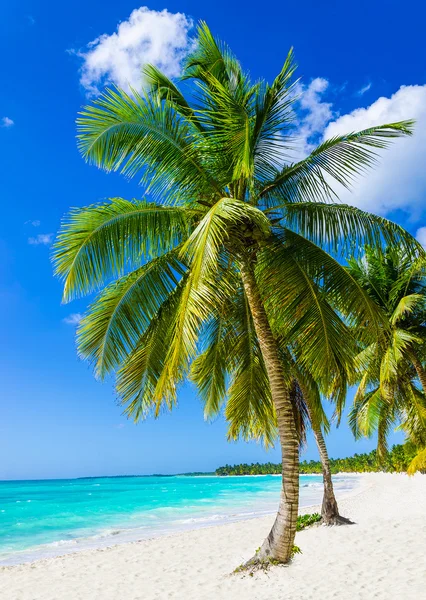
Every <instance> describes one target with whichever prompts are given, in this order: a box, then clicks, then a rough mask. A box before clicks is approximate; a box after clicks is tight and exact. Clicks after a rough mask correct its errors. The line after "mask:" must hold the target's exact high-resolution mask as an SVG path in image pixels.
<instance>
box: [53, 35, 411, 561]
mask: <svg viewBox="0 0 426 600" xmlns="http://www.w3.org/2000/svg"><path fill="white" fill-rule="evenodd" d="M294 70H295V65H294V62H293V55H292V53H291V52H290V54H289V55H288V57H287V59H286V61H285V63H284V66H283V68H282V70H281V72H280V73H279V74H278V76H277V77H276V78H275V80H274V81H273V82H272V84H268V83H266V82H264V81H258V82H256V83H252V82H251V81H250V78H249V76H248V75H247V74H246V73H244V72H243V71H242V69H241V67H240V65H239V63H238V62H237V60H236V59H235V58H234V57H233V55H232V53H231V52H230V51H229V49H228V48H227V47H226V46H225V45H224V44H222V43H220V42H217V41H216V40H215V39H214V38H213V37H212V35H211V33H210V31H209V29H208V28H207V26H206V25H204V24H201V26H200V27H199V30H198V40H197V48H196V50H195V51H194V53H193V54H192V55H191V56H190V57H189V58H188V59H187V61H186V64H185V66H184V73H183V79H184V80H186V81H188V82H189V86H190V87H189V94H188V98H189V99H187V98H185V96H184V95H183V94H182V92H181V90H180V89H179V88H178V87H177V86H176V85H175V83H173V82H172V81H170V80H169V79H167V77H165V76H164V75H163V74H162V73H161V72H160V71H159V70H158V69H156V68H155V67H152V66H149V67H146V68H145V70H144V74H145V79H146V82H147V85H148V91H147V92H145V93H143V94H140V93H138V92H136V91H133V93H132V95H128V94H126V93H125V92H124V91H123V90H120V89H109V90H107V91H106V92H105V93H104V94H102V95H101V96H100V97H99V98H98V99H97V100H95V101H94V102H93V103H92V104H91V105H90V106H88V107H86V108H85V110H84V111H83V112H82V113H81V117H80V119H79V120H78V129H79V147H80V150H81V152H82V154H83V156H84V157H85V158H86V160H87V161H88V162H90V163H92V164H95V165H97V166H99V167H102V168H104V169H105V170H107V171H121V172H122V173H123V174H125V175H127V176H128V177H133V176H136V175H138V176H139V177H140V180H141V183H143V184H144V185H146V186H147V193H149V194H150V196H151V199H150V201H145V200H144V201H137V200H135V201H126V200H123V199H120V198H115V199H112V200H111V201H110V202H108V203H105V204H101V205H95V206H91V207H87V208H83V209H75V210H73V211H72V212H71V213H70V215H69V216H68V217H67V218H66V219H65V220H64V222H63V225H62V228H61V232H60V235H59V237H58V240H57V242H56V247H55V257H54V260H55V268H56V273H57V274H58V275H59V276H61V277H62V278H63V280H64V300H65V301H69V300H71V299H72V298H73V297H76V296H81V295H84V294H87V293H90V292H92V291H93V290H95V289H99V288H102V287H104V289H103V291H102V292H101V293H100V295H99V296H98V297H97V298H96V300H95V301H94V303H93V304H92V305H91V307H90V308H89V311H88V313H87V315H86V316H85V318H84V319H83V321H82V322H81V324H80V327H79V329H78V351H79V354H80V356H82V357H83V358H85V359H88V360H90V361H92V362H93V364H94V368H95V373H96V375H97V376H98V377H104V376H105V375H106V374H108V373H111V372H114V371H117V370H118V373H117V392H118V395H119V397H120V399H121V401H122V402H123V404H124V405H125V406H126V412H127V414H128V415H129V416H131V417H132V418H134V419H136V420H137V419H140V418H142V417H144V416H146V415H147V414H149V413H151V412H154V414H155V415H158V414H159V412H160V410H161V409H162V407H168V408H172V407H173V405H174V404H175V402H176V398H177V387H178V385H179V383H180V382H182V381H183V380H184V379H185V378H186V377H187V375H188V374H189V370H190V367H191V364H192V363H193V361H194V359H195V358H196V356H197V355H199V353H200V352H202V351H203V344H204V343H205V342H204V341H205V339H206V337H209V336H214V335H216V332H217V328H218V327H222V326H226V324H224V323H223V322H222V320H221V318H218V315H219V316H221V315H223V314H224V313H226V312H227V310H228V309H229V310H230V311H232V310H233V299H235V297H236V296H237V295H240V307H241V308H240V309H238V310H242V311H244V314H243V315H242V317H241V318H246V319H247V322H248V323H249V324H250V326H249V327H247V328H246V329H245V330H244V331H245V332H246V333H242V330H239V329H238V326H236V327H234V326H233V325H232V329H233V331H232V334H230V335H229V338H228V339H229V340H230V345H231V348H230V347H229V345H224V346H223V347H221V349H220V353H219V354H218V357H217V360H219V361H221V360H225V361H229V364H230V365H231V366H232V370H231V381H230V388H228V389H227V388H226V387H225V388H224V383H223V380H222V379H221V378H220V377H219V376H218V377H217V379H215V377H216V371H215V370H213V371H212V372H211V377H212V378H213V379H212V382H211V384H210V383H206V384H205V385H206V386H207V387H209V386H210V388H211V390H212V392H211V396H209V402H211V403H215V402H217V401H218V399H219V398H220V397H221V396H222V395H223V394H225V393H226V389H227V391H228V408H227V410H229V411H230V412H231V413H232V411H233V410H235V411H245V410H246V409H247V410H260V411H262V413H263V414H265V415H268V414H269V415H271V413H272V412H273V413H274V414H275V415H276V421H274V423H275V422H276V427H277V429H278V434H279V439H280V445H281V451H282V458H283V461H282V463H283V470H282V481H283V487H282V493H281V499H280V504H279V511H278V515H277V518H276V521H275V523H274V525H273V528H272V530H271V533H270V534H269V536H268V537H267V539H266V540H265V542H264V544H263V546H262V548H261V551H260V552H259V553H258V554H257V557H256V560H267V559H274V560H276V561H279V562H283V563H285V562H288V560H289V559H290V557H291V555H292V548H293V542H294V536H295V530H296V518H297V512H298V495H299V477H298V475H299V473H298V465H299V453H298V446H299V437H298V431H297V426H296V421H295V413H294V405H293V403H292V401H291V398H290V388H291V382H292V378H291V376H290V373H287V372H286V371H285V369H284V368H283V363H282V360H281V356H280V348H279V343H278V341H277V338H278V334H279V332H280V330H284V329H285V330H288V329H289V326H290V324H291V329H292V333H293V335H294V338H295V339H297V343H298V344H299V345H300V347H302V346H303V347H304V352H303V359H302V360H303V361H304V363H305V364H308V363H309V370H310V372H311V373H312V375H313V377H316V376H317V375H320V376H321V377H322V378H326V377H328V380H329V383H330V385H331V382H332V380H333V379H334V378H335V377H340V376H341V373H342V372H343V371H344V369H345V368H346V366H345V365H347V364H348V363H349V362H350V361H351V359H352V355H351V352H349V351H348V349H347V348H346V346H345V345H341V343H340V342H341V339H342V326H343V325H344V324H343V325H342V323H343V322H342V321H340V320H339V319H337V320H336V319H334V318H331V317H330V319H328V318H327V316H328V314H329V313H328V303H327V302H326V300H325V296H324V294H325V293H327V295H328V296H329V297H330V298H332V299H333V302H335V303H336V304H338V305H339V306H340V310H341V311H342V314H348V315H352V316H353V317H354V319H358V320H359V321H360V322H363V321H365V320H369V321H370V322H374V321H376V315H375V310H374V307H373V303H372V302H371V301H370V300H369V299H368V297H367V295H366V294H364V293H363V292H362V290H361V288H360V286H359V285H358V284H357V283H356V282H355V281H354V280H353V278H352V277H351V276H350V275H349V274H348V273H347V272H346V271H345V270H344V269H343V268H342V267H341V265H340V264H339V262H338V261H336V260H335V259H333V258H332V257H331V256H330V255H329V254H327V252H326V249H329V250H332V251H339V252H341V253H343V252H344V251H345V250H348V249H349V248H350V247H352V245H360V244H364V243H366V242H368V243H371V244H374V243H379V242H380V240H381V238H382V237H384V239H385V240H387V241H389V242H391V243H400V242H404V243H406V245H407V247H408V246H409V247H411V248H413V246H414V245H415V242H413V241H412V238H411V237H410V236H409V235H408V234H407V233H406V232H405V231H404V230H402V229H401V228H400V227H398V226H397V225H394V224H392V223H390V222H389V221H386V220H385V219H382V218H379V217H376V216H373V215H370V214H367V213H365V212H363V211H360V210H358V209H356V208H353V207H349V206H345V205H342V204H339V203H336V202H335V200H336V198H335V195H334V193H333V190H332V187H331V182H332V181H333V180H334V181H338V182H339V183H340V184H344V185H349V184H350V183H351V181H352V179H353V177H354V176H355V175H356V174H357V173H360V172H363V171H364V170H365V168H366V167H368V166H370V165H371V164H372V163H373V162H374V160H375V151H376V150H377V149H378V148H383V147H385V146H386V145H387V143H388V142H389V140H390V139H391V138H395V137H399V136H401V135H409V134H410V133H411V125H412V124H411V122H400V123H393V124H390V125H381V126H378V127H373V128H370V129H367V130H364V131H361V132H358V133H350V134H348V135H344V136H338V137H334V138H332V139H330V140H327V141H326V142H324V143H322V144H321V145H320V146H319V147H318V148H316V149H315V150H314V151H313V152H312V153H311V154H310V155H309V156H308V157H307V158H305V159H303V160H301V161H299V162H296V163H288V162H287V163H286V157H287V156H288V152H289V151H290V150H291V131H292V126H293V110H292V105H293V103H294V101H295V96H294V83H292V78H293V74H294ZM283 164H284V166H283ZM321 246H322V247H321ZM111 280H112V281H111ZM108 282H110V283H108ZM107 284H108V285H107ZM105 286H106V287H105ZM345 327H346V325H345ZM253 332H255V337H254V336H253ZM241 335H251V336H252V343H251V345H249V353H248V354H247V353H246V352H244V351H241V352H239V350H238V348H239V346H242V340H241ZM246 347H248V346H246ZM325 349H326V350H325ZM199 368H201V365H199ZM218 372H220V369H218ZM209 381H210V380H209ZM266 390H268V391H266ZM267 394H270V401H269V402H266V401H265V402H263V399H264V398H265V395H267ZM252 395H254V396H256V397H257V398H258V400H259V401H258V403H257V406H256V408H253V409H251V408H250V407H249V403H250V397H251V396H252ZM244 403H245V404H244ZM271 423H272V419H271ZM271 428H273V425H271Z"/></svg>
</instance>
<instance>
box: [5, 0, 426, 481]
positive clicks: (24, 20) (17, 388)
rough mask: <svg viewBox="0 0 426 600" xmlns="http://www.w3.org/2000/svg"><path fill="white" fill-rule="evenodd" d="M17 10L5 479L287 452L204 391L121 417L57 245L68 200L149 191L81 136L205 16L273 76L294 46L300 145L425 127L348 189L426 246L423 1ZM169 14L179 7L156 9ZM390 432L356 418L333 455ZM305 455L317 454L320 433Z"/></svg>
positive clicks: (12, 50) (11, 60)
mask: <svg viewBox="0 0 426 600" xmlns="http://www.w3.org/2000/svg"><path fill="white" fill-rule="evenodd" d="M2 9H3V11H2V15H3V18H2V21H1V23H0V28H1V34H0V45H1V49H0V55H1V56H2V86H1V88H2V89H1V95H0V165H1V167H0V172H1V175H0V192H1V198H2V207H3V214H2V217H3V218H2V219H1V222H0V253H1V261H0V319H1V324H0V334H1V345H0V352H1V356H0V364H1V373H2V377H1V401H0V402H1V404H0V455H1V456H2V461H1V462H0V478H43V477H72V476H81V475H95V474H125V473H152V472H164V473H167V472H177V471H189V470H208V469H214V468H215V467H216V466H219V465H220V464H223V463H225V462H231V463H232V462H240V461H247V462H250V461H257V460H259V461H262V460H270V459H271V460H278V458H279V454H278V451H271V452H269V453H268V454H265V453H264V451H263V450H262V448H261V447H259V446H258V445H256V444H244V443H238V444H235V443H234V444H229V443H227V442H226V440H225V431H226V425H225V423H224V422H223V421H222V420H220V419H219V420H217V421H216V422H215V423H213V424H208V423H204V422H203V418H202V409H201V405H200V402H199V401H198V399H197V398H196V396H195V394H194V393H193V390H192V389H191V388H190V387H185V388H184V389H183V390H182V392H181V395H180V402H179V407H178V409H177V410H176V411H175V412H174V413H173V414H172V415H170V414H167V415H164V416H162V417H161V418H160V419H159V420H157V421H154V420H151V421H147V422H145V423H143V424H140V425H138V426H135V425H133V424H132V423H130V422H128V421H126V420H125V419H124V418H123V417H122V416H121V409H120V408H119V407H118V406H117V405H116V402H115V397H114V393H113V388H112V384H111V382H106V383H104V384H99V383H97V382H96V381H95V380H94V379H93V377H92V374H91V372H90V369H89V367H88V366H87V365H86V364H84V363H82V362H81V361H79V360H78V359H77V357H76V353H75V347H74V332H75V326H74V325H73V324H72V321H73V320H75V317H73V316H72V315H76V314H78V313H81V312H83V311H84V308H85V302H84V301H79V302H74V303H72V304H71V305H66V306H63V305H61V286H60V283H59V282H58V281H56V280H55V279H54V278H53V275H52V268H51V264H50V260H49V254H50V243H51V240H52V238H53V236H54V234H55V232H56V231H57V229H58V226H59V223H60V219H61V217H62V215H63V214H64V213H65V212H66V211H67V210H68V209H69V207H71V206H82V205H86V204H90V203H93V202H96V201H99V200H101V199H103V198H106V197H108V196H116V195H121V196H124V197H129V198H130V197H140V196H141V195H142V193H143V190H142V189H141V188H139V187H138V186H137V185H136V183H135V182H130V183H129V182H126V181H125V180H124V179H123V178H121V177H120V176H119V175H116V174H110V175H107V174H105V173H103V172H101V171H98V170H97V169H95V168H94V167H89V166H87V165H86V164H85V163H84V161H83V160H82V159H81V158H80V156H79V154H78V152H77V149H76V144H75V125H74V121H75V117H76V113H77V111H78V110H79V108H80V107H81V105H82V104H84V103H85V102H86V101H87V95H88V94H93V93H96V90H97V89H99V88H101V87H102V85H103V83H104V82H105V81H107V80H113V81H118V82H120V83H123V85H126V82H129V81H130V82H133V83H135V81H134V78H135V77H137V73H138V69H139V65H140V63H141V62H143V61H144V60H151V61H155V62H159V63H161V66H162V67H163V68H164V69H165V70H166V71H168V72H169V74H170V75H175V74H177V73H178V71H179V61H180V59H181V57H182V55H183V54H184V53H185V52H186V51H187V49H188V48H189V47H190V45H191V36H192V34H193V29H191V22H196V21H197V20H199V19H204V20H206V21H207V22H208V24H209V25H210V27H211V29H212V30H213V32H214V33H215V34H216V35H218V36H219V37H222V38H223V39H224V40H226V41H227V42H228V43H229V44H230V45H231V47H232V48H233V50H234V52H235V53H236V54H237V56H238V57H239V58H240V60H241V62H242V63H243V65H244V67H245V68H247V69H249V70H250V71H251V73H252V76H253V77H254V78H256V77H260V76H263V77H266V78H268V79H271V78H272V77H273V76H274V75H275V74H276V72H277V71H278V70H279V69H280V67H281V65H282V62H283V60H284V58H285V55H286V53H287V50H288V48H289V47H290V46H294V47H295V51H296V57H297V61H298V63H299V65H300V67H299V75H300V76H301V77H302V84H301V86H302V87H301V91H302V93H303V96H302V101H301V105H300V107H299V109H300V123H299V135H300V146H301V152H304V151H307V150H308V149H309V146H310V144H311V143H312V141H313V140H315V139H321V138H322V137H323V136H326V137H327V136H329V135H334V134H335V133H338V132H341V131H350V130H356V129H361V128H362V127H364V126H368V125H369V124H378V123H381V122H390V121H395V120H399V119H402V118H412V117H414V118H416V119H417V128H416V134H415V136H414V137H413V138H412V139H410V140H406V141H401V142H397V144H396V145H395V146H394V148H392V149H391V150H390V151H389V152H388V153H387V154H386V156H385V157H384V159H383V160H382V161H381V164H380V166H379V167H378V169H377V171H376V172H375V173H374V174H373V175H372V176H371V177H369V178H368V179H366V180H365V181H361V182H359V183H358V184H357V186H356V189H355V191H354V193H353V194H352V195H351V196H350V197H347V196H346V195H343V199H344V200H345V201H347V202H352V203H354V204H357V205H358V206H361V207H362V208H365V209H368V210H371V211H376V212H379V213H380V214H383V215H386V216H388V217H390V218H393V219H394V220H397V221H398V222H399V223H401V224H403V225H405V226H406V227H407V228H408V229H409V230H410V231H411V232H412V233H413V234H416V235H417V236H418V238H419V239H420V240H421V241H422V242H423V243H426V228H424V229H423V227H424V226H425V225H426V219H425V210H424V206H425V199H426V169H425V168H424V149H425V144H426V85H425V84H426V63H425V61H424V43H423V39H424V31H423V29H424V27H423V24H424V19H425V9H424V7H423V5H422V3H421V2H413V1H410V0H409V1H406V2H404V3H403V4H401V2H397V1H387V2H384V1H381V0H380V1H377V0H376V1H375V2H358V3H353V4H348V3H346V4H345V3H341V2H322V3H318V2H312V1H306V2H304V3H303V7H302V6H301V5H300V4H297V3H295V2H291V3H290V2H273V3H268V4H265V5H259V4H258V3H257V4H252V5H251V4H250V3H248V2H244V3H243V2H241V1H229V0H227V1H226V2H223V1H222V0H217V1H215V2H207V3H206V2H205V3H200V2H195V1H179V2H178V1H168V2H167V3H166V4H164V3H159V2H150V3H149V5H148V7H147V8H146V9H142V8H141V5H140V4H138V3H135V2H128V1H122V2H109V1H108V0H107V1H103V2H100V1H99V0H85V1H84V2H82V1H80V0H78V1H74V2H72V3H59V4H57V5H56V6H55V9H54V10H53V9H52V4H51V3H49V2H47V1H44V2H30V1H23V2H20V3H4V4H3V7H2ZM163 9H167V11H168V12H167V13H163V14H162V15H159V14H158V12H156V11H162V10H163ZM134 11H136V12H134ZM177 13H179V14H177ZM131 15H132V16H131ZM120 22H121V25H120V26H119V24H120ZM118 27H119V29H117V28H118ZM142 42H143V43H142ZM135 73H136V75H135ZM67 321H68V322H67ZM394 439H400V438H398V437H395V438H394ZM373 444H374V441H371V440H370V441H361V442H358V443H355V442H354V441H353V439H352V438H351V435H350V433H349V431H348V429H347V427H346V425H342V426H341V428H340V430H339V431H337V432H336V431H333V433H332V435H331V436H330V439H329V448H330V453H331V455H333V456H343V455H347V454H349V453H353V452H354V451H357V452H362V451H364V450H369V449H371V448H372V447H373ZM304 456H305V457H306V458H308V459H309V458H316V456H317V455H316V450H315V447H314V446H313V444H312V443H311V444H310V445H309V447H308V449H307V451H306V452H305V455H304Z"/></svg>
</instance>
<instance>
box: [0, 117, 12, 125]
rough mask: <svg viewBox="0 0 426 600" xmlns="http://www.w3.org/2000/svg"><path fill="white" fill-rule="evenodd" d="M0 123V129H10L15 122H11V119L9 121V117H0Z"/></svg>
mask: <svg viewBox="0 0 426 600" xmlns="http://www.w3.org/2000/svg"><path fill="white" fill-rule="evenodd" d="M0 122H1V127H12V126H13V125H15V121H12V119H9V117H2V118H1V121H0Z"/></svg>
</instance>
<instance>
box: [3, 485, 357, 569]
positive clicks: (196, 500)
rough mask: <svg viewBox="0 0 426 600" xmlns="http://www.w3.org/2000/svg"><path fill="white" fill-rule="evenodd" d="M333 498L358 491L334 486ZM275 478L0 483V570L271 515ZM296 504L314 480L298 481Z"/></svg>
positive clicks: (315, 493)
mask: <svg viewBox="0 0 426 600" xmlns="http://www.w3.org/2000/svg"><path fill="white" fill-rule="evenodd" d="M334 481H335V490H336V494H337V495H338V496H339V495H342V493H347V492H349V491H351V490H352V489H353V488H354V487H355V486H357V485H358V479H357V478H356V477H345V476H337V477H335V478H334ZM280 486H281V479H280V477H279V476H273V475H261V476H238V477H215V476H185V475H176V476H152V477H99V478H87V479H56V480H44V481H0V564H16V563H20V562H25V561H29V560H36V559H38V558H44V557H50V556H56V555H59V554H66V553H68V552H74V551H76V550H79V549H85V548H97V547H101V546H107V545H112V544H114V543H120V542H124V541H133V540H138V539H143V538H148V537H154V536H157V535H163V534H167V533H173V532H176V531H179V530H183V529H192V528H196V527H205V526H209V525H214V524H219V523H226V522H229V521H237V520H241V519H248V518H252V517H256V516H261V515H265V514H270V513H274V512H275V511H276V509H277V506H278V500H279V493H280ZM300 486H301V487H300V504H301V506H310V505H313V504H319V503H320V501H321V497H322V477H320V476H316V475H301V477H300Z"/></svg>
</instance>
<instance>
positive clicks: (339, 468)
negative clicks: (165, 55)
mask: <svg viewBox="0 0 426 600" xmlns="http://www.w3.org/2000/svg"><path fill="white" fill-rule="evenodd" d="M415 454H416V452H415V450H414V449H413V448H411V447H410V446H409V445H407V444H404V445H403V444H399V445H397V446H393V447H392V450H390V451H389V452H388V453H387V454H386V456H385V457H384V458H383V460H381V461H379V459H378V457H377V453H376V450H372V451H371V452H369V453H368V454H355V455H354V456H350V457H348V458H330V468H331V472H332V473H343V472H344V473H371V472H376V471H386V472H387V473H399V472H402V471H406V470H407V467H408V465H409V464H410V462H411V461H412V460H413V458H414V456H415ZM280 473H281V464H280V463H277V464H275V463H271V462H268V463H264V464H260V463H253V464H251V465H248V464H244V463H243V464H240V465H232V466H231V465H225V466H224V467H219V468H218V469H216V475H222V476H223V475H269V474H280ZM300 473H301V474H308V473H319V474H321V473H322V467H321V462H320V461H319V460H310V461H307V460H304V461H301V462H300Z"/></svg>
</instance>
